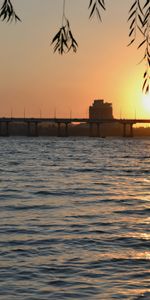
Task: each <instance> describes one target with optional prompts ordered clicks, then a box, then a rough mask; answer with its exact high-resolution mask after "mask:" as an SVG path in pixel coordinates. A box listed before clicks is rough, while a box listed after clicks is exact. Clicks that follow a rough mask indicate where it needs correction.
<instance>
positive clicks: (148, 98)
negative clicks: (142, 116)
mask: <svg viewBox="0 0 150 300" xmlns="http://www.w3.org/2000/svg"><path fill="white" fill-rule="evenodd" d="M142 103H143V106H144V109H145V110H146V111H149V112H150V93H148V94H146V95H142Z"/></svg>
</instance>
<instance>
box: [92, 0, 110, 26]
mask: <svg viewBox="0 0 150 300" xmlns="http://www.w3.org/2000/svg"><path fill="white" fill-rule="evenodd" d="M88 8H89V9H90V10H91V11H90V16H89V18H91V17H93V15H94V14H96V15H97V17H98V19H99V20H100V21H102V19H101V14H100V9H101V8H102V9H103V10H105V9H106V6H105V0H90V3H89V7H88Z"/></svg>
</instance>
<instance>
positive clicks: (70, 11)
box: [0, 0, 150, 118]
mask: <svg viewBox="0 0 150 300" xmlns="http://www.w3.org/2000/svg"><path fill="white" fill-rule="evenodd" d="M62 2H63V1H62V0H42V1H41V0H14V1H12V3H13V4H14V7H15V10H16V13H17V14H18V15H19V16H20V18H21V19H22V23H17V24H15V23H12V24H8V23H7V24H6V23H5V22H1V23H0V39H1V50H0V61H1V66H0V116H1V117H3V116H10V114H11V111H12V113H13V116H20V117H21V116H23V114H24V110H25V113H26V116H29V117H38V116H40V114H41V115H42V117H53V116H54V112H55V111H56V115H57V116H58V117H69V116H70V112H71V114H72V117H86V116H87V112H88V107H89V105H90V104H91V103H92V102H93V100H94V99H98V98H99V99H104V100H105V101H108V102H112V103H113V111H114V116H115V117H120V116H121V117H124V118H127V117H135V115H136V117H150V110H148V109H147V108H146V106H144V103H143V99H142V94H141V87H142V76H143V72H144V64H141V65H139V64H138V63H139V61H140V60H141V58H142V56H143V51H144V49H143V51H142V50H138V51H137V44H135V45H134V46H132V47H127V44H128V43H129V38H128V28H129V24H128V23H127V18H128V11H129V7H130V6H131V4H132V1H131V0H126V1H124V0H121V1H120V0H111V1H106V4H107V11H106V12H103V13H102V18H103V22H102V23H100V22H99V21H98V20H97V18H95V19H92V20H89V18H88V16H89V11H88V3H89V0H76V1H75V0H68V1H66V4H67V7H66V15H67V17H68V18H69V20H70V25H71V28H72V32H73V34H74V37H75V38H76V40H77V42H78V44H79V49H78V52H77V54H74V53H69V54H67V55H64V56H60V55H59V54H53V48H52V46H50V42H51V40H52V38H53V37H54V35H55V34H56V32H57V31H58V30H59V28H60V26H61V18H62ZM2 3H3V1H0V4H2Z"/></svg>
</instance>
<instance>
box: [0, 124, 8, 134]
mask: <svg viewBox="0 0 150 300" xmlns="http://www.w3.org/2000/svg"><path fill="white" fill-rule="evenodd" d="M9 134H10V132H9V121H6V122H5V121H4V122H0V136H5V137H6V136H9Z"/></svg>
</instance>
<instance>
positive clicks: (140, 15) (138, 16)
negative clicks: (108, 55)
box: [128, 0, 150, 94]
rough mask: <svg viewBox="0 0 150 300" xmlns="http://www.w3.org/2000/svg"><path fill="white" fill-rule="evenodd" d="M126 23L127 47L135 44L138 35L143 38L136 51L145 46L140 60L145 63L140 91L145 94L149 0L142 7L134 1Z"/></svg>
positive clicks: (149, 68)
mask: <svg viewBox="0 0 150 300" xmlns="http://www.w3.org/2000/svg"><path fill="white" fill-rule="evenodd" d="M128 21H130V27H129V37H130V38H131V41H130V43H129V45H128V46H130V45H131V44H133V43H134V42H135V40H136V38H137V36H138V33H141V34H142V36H143V40H142V42H141V43H140V44H139V46H138V49H139V48H141V47H142V46H145V53H144V56H143V58H142V60H141V62H142V61H145V62H146V71H145V72H144V75H143V79H144V82H143V86H142V91H143V92H144V93H145V94H147V93H149V82H150V0H146V3H145V5H144V6H143V7H142V5H141V0H134V2H133V4H132V6H131V8H130V10H129V18H128Z"/></svg>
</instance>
